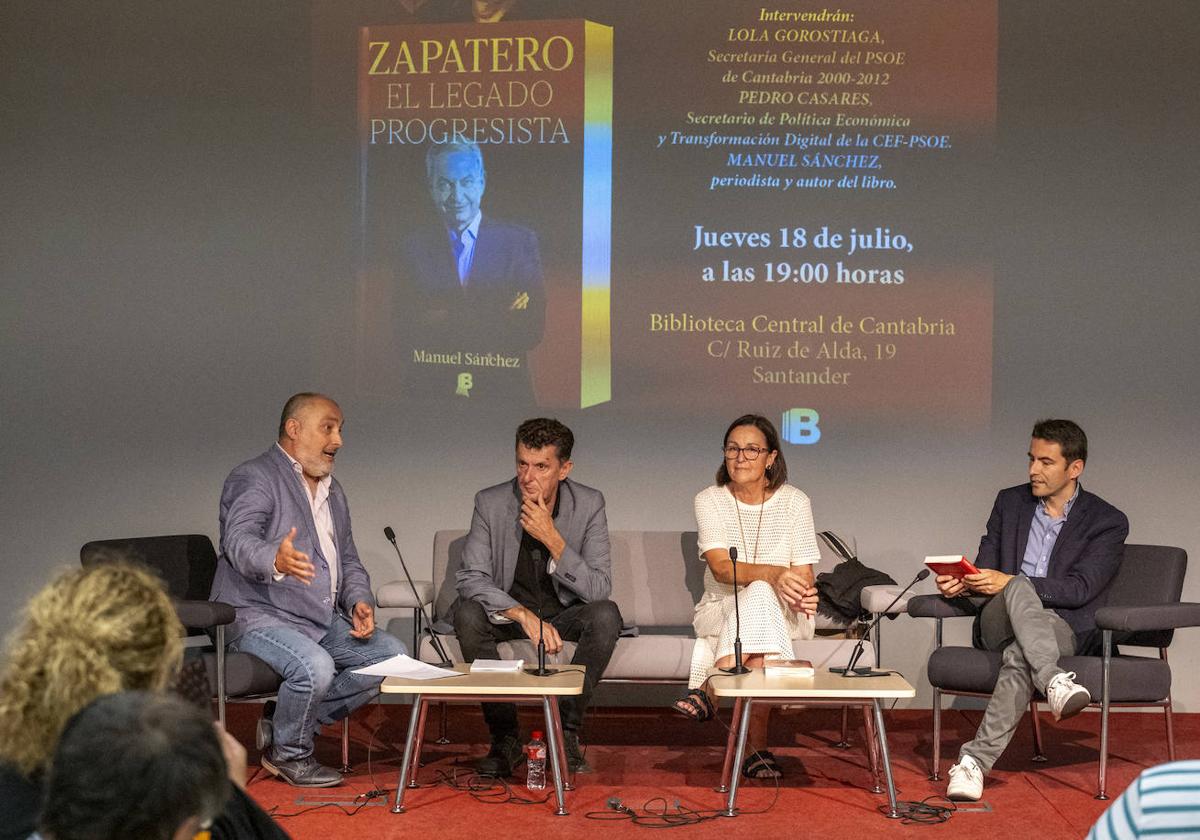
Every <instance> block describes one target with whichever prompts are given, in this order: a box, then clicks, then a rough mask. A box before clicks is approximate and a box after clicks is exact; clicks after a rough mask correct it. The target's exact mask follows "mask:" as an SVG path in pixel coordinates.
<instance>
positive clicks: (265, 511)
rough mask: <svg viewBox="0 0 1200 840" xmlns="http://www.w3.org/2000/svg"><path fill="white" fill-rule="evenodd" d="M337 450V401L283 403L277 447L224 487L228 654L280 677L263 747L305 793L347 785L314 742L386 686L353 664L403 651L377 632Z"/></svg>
mask: <svg viewBox="0 0 1200 840" xmlns="http://www.w3.org/2000/svg"><path fill="white" fill-rule="evenodd" d="M341 446H342V411H341V409H340V408H338V405H337V403H335V402H334V401H333V400H331V399H330V398H329V397H326V396H322V395H321V394H311V393H303V394H296V395H294V396H293V397H291V398H290V399H289V400H288V401H287V404H286V405H285V406H284V408H283V413H282V416H281V417H280V420H279V439H278V442H277V443H276V444H275V445H274V446H272V447H271V448H270V449H268V450H267V451H266V452H264V453H263V454H262V455H259V456H258V457H257V458H254V459H252V460H250V461H247V462H245V463H244V464H241V465H239V466H238V467H236V468H235V469H234V470H233V472H231V473H230V474H229V477H228V478H227V479H225V487H224V489H223V490H222V491H221V556H220V561H219V563H218V565H217V574H216V577H215V578H214V579H213V586H212V598H213V600H216V601H224V602H225V603H227V604H231V605H233V606H234V607H235V608H236V609H237V619H236V620H235V621H234V623H233V624H232V625H231V626H230V627H229V630H228V636H227V638H228V639H229V643H228V645H229V649H230V650H231V651H241V652H243V653H249V654H252V655H254V656H257V657H258V658H259V659H262V660H263V661H264V662H266V663H267V664H268V665H270V666H271V667H272V668H273V669H274V670H275V671H276V672H277V673H278V674H279V675H280V676H281V677H283V685H281V686H280V687H279V699H278V701H277V707H276V709H275V711H274V714H273V715H271V716H270V718H269V719H267V720H265V721H264V723H263V724H260V727H259V741H260V743H259V746H260V748H263V754H262V764H263V767H265V768H266V769H267V770H269V771H270V772H271V773H273V774H275V775H277V776H279V777H280V778H282V779H283V780H284V781H286V782H288V783H289V784H292V785H296V786H297V787H329V786H331V785H337V784H340V783H341V781H342V777H341V774H340V773H338V772H337V770H334V769H333V768H331V767H325V766H323V765H321V764H319V763H318V762H317V761H316V759H315V758H313V754H312V753H313V738H314V736H315V734H316V732H317V730H318V728H319V727H320V726H323V725H327V724H331V723H334V722H335V721H338V720H341V719H342V718H344V717H347V716H348V715H349V714H350V713H351V712H352V711H354V710H355V709H356V708H358V707H359V706H361V705H363V704H364V703H366V702H367V701H369V700H370V699H371V698H372V697H374V696H375V694H376V692H377V691H378V688H379V683H380V678H379V677H365V676H361V675H359V674H354V673H352V670H353V669H355V668H361V667H363V666H366V665H372V664H374V663H376V662H380V661H382V660H384V659H388V658H389V657H392V656H395V655H396V654H399V653H404V645H403V644H401V643H400V642H399V641H398V640H397V639H395V638H394V637H392V636H390V635H388V634H387V633H385V632H383V631H382V630H376V629H375V599H374V598H373V597H372V595H371V579H370V577H369V576H368V575H367V571H366V569H364V568H363V565H362V562H361V561H360V560H359V559H358V551H357V550H356V549H355V547H354V537H353V535H352V534H351V530H350V507H349V505H348V503H347V502H346V495H345V493H343V492H342V486H341V485H340V484H339V483H338V482H337V481H336V480H335V479H334V478H333V475H332V473H333V462H334V458H335V457H336V456H337V453H338V450H339V449H341Z"/></svg>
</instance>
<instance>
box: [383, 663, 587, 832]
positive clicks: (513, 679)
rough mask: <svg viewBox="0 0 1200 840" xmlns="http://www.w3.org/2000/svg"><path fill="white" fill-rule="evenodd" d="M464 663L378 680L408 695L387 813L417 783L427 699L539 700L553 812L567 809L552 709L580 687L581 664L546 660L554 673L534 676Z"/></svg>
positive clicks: (557, 721) (386, 689) (388, 690)
mask: <svg viewBox="0 0 1200 840" xmlns="http://www.w3.org/2000/svg"><path fill="white" fill-rule="evenodd" d="M470 667H471V666H470V665H469V664H467V663H457V664H455V665H454V670H456V671H459V672H460V673H461V674H462V676H460V677H445V678H443V679H438V680H412V679H404V678H401V677H387V678H385V679H384V681H383V684H382V685H381V686H380V689H379V690H380V691H381V692H383V693H384V694H411V695H413V707H412V713H411V715H410V716H409V719H408V738H407V739H406V740H405V742H404V760H403V762H402V763H401V765H400V781H399V783H398V784H397V785H396V802H395V804H394V805H393V806H392V813H393V814H402V813H404V791H405V788H410V787H414V788H415V787H417V768H418V767H419V766H420V763H421V762H420V758H421V743H422V742H423V741H424V739H425V713H426V711H427V709H428V706H429V703H431V702H440V703H466V702H475V703H479V702H486V703H536V702H539V701H540V702H541V704H542V711H543V713H544V715H545V718H546V738H547V742H548V747H549V749H548V753H549V757H550V770H551V775H552V777H553V779H554V794H555V797H556V798H557V801H558V808H557V810H555V812H554V813H555V814H557V815H559V816H565V815H566V813H567V807H566V802H565V800H564V797H563V792H564V791H565V790H569V789H570V788H571V786H570V784H569V783H567V782H565V781H564V780H565V778H566V772H565V771H566V768H567V756H566V751H565V748H564V744H563V733H562V719H561V718H560V717H559V714H558V698H559V697H570V696H577V695H580V694H582V693H583V666H582V665H561V666H557V668H556V667H555V666H550V668H551V670H554V671H555V673H554V674H553V675H552V676H548V677H535V676H533V675H531V674H526V673H525V672H524V671H518V672H515V673H513V672H505V673H499V672H486V673H477V674H472V673H470Z"/></svg>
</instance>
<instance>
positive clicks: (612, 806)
mask: <svg viewBox="0 0 1200 840" xmlns="http://www.w3.org/2000/svg"><path fill="white" fill-rule="evenodd" d="M606 804H607V805H608V810H610V811H617V812H618V813H621V814H628V815H629V816H631V817H636V816H637V814H636V813H635V812H634V810H633V809H632V808H630V807H629V806H628V805H626V804H625V803H624V802H622V801H621V800H620V799H617V797H615V796H610V797H608V802H607V803H606Z"/></svg>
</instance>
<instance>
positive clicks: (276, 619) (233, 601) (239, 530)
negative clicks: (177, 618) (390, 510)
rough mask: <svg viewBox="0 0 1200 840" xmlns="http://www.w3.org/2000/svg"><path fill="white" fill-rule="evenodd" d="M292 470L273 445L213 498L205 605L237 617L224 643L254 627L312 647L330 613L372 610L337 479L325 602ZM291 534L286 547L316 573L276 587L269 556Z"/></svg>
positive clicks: (317, 554)
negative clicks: (216, 550)
mask: <svg viewBox="0 0 1200 840" xmlns="http://www.w3.org/2000/svg"><path fill="white" fill-rule="evenodd" d="M306 492H307V488H306V487H305V486H303V485H302V484H301V480H300V479H299V477H297V475H296V472H295V470H294V468H293V467H292V462H291V461H289V460H288V457H287V455H286V454H284V452H283V450H282V449H280V448H279V446H278V445H273V446H272V447H271V448H270V449H268V450H267V451H266V452H264V453H263V454H262V455H259V456H258V457H257V458H253V459H251V460H249V461H246V462H245V463H244V464H240V465H238V466H237V467H235V468H234V470H233V472H231V473H230V474H229V478H227V479H225V486H224V488H222V490H221V549H220V558H219V560H218V562H217V574H216V576H215V577H214V578H213V585H212V596H211V597H212V599H213V600H214V601H224V602H225V603H226V604H230V605H232V606H233V607H234V608H236V609H237V619H236V620H235V621H234V623H233V625H232V626H230V628H229V629H228V630H227V631H226V637H225V638H226V641H229V642H232V641H233V640H234V639H237V638H238V637H239V636H241V635H242V634H243V633H245V632H246V631H248V630H253V629H255V628H256V627H272V626H279V625H285V626H289V627H292V628H294V629H296V630H299V631H300V632H301V633H303V634H304V635H306V636H308V637H309V638H310V639H312V640H313V641H320V640H321V638H322V637H323V636H324V635H325V633H326V632H327V631H328V630H329V625H330V623H331V622H332V620H333V615H334V610H335V607H336V608H337V609H338V610H340V611H341V612H342V614H343V615H345V616H347V618H348V617H349V615H350V613H351V612H352V611H353V609H354V605H355V604H356V603H358V602H359V601H365V602H366V603H368V604H370V605H371V606H372V607H374V606H375V599H374V598H373V597H372V595H371V578H370V576H369V575H368V574H367V570H366V569H364V568H363V565H362V561H360V560H359V558H358V550H357V549H356V548H355V547H354V536H353V534H352V533H351V531H350V506H349V504H348V503H347V501H346V494H345V493H343V492H342V486H341V485H340V484H338V481H337V479H336V478H335V479H333V480H332V482H331V484H330V486H329V509H330V513H331V514H332V517H333V531H334V535H333V538H334V545H335V546H336V548H337V552H338V560H339V571H338V585H337V598H336V603H335V599H334V598H331V597H330V594H329V580H330V575H329V563H328V561H327V560H326V558H325V555H324V554H323V553H322V552H321V542H320V540H319V539H318V538H317V526H316V523H315V522H313V516H312V506H311V505H310V504H309V501H308V499H307V498H305V495H304V494H305V493H306ZM293 527H295V529H296V536H295V537H294V538H293V540H292V544H293V545H294V546H295V547H296V549H297V550H298V551H303V552H304V553H305V554H307V555H308V557H309V560H310V561H311V562H312V564H313V567H314V568H315V570H316V576H315V577H314V578H313V580H312V582H311V583H310V584H307V585H306V584H304V583H302V582H301V581H300V580H298V579H297V578H294V577H292V576H290V575H289V576H287V577H285V578H283V580H280V581H276V580H275V579H274V575H275V552H276V550H277V549H278V548H279V543H280V542H281V541H282V540H283V538H284V537H285V536H287V533H288V531H290V530H291V529H292V528H293Z"/></svg>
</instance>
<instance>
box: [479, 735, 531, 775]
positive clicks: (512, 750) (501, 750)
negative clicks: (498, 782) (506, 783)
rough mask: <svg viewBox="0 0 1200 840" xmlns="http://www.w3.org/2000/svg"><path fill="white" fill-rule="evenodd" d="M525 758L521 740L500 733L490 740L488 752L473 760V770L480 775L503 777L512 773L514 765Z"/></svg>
mask: <svg viewBox="0 0 1200 840" xmlns="http://www.w3.org/2000/svg"><path fill="white" fill-rule="evenodd" d="M524 760H525V752H524V751H523V750H522V749H521V741H520V739H519V738H518V737H517V736H516V735H501V736H500V738H499V739H497V740H493V741H492V748H491V749H490V750H488V754H487V755H485V756H484V757H483V758H481V759H479V761H476V762H475V772H476V773H478V774H479V775H480V776H495V777H496V778H497V779H503V778H506V777H508V776H511V775H512V771H513V768H514V767H517V766H519V765H520V764H521V762H522V761H524Z"/></svg>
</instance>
